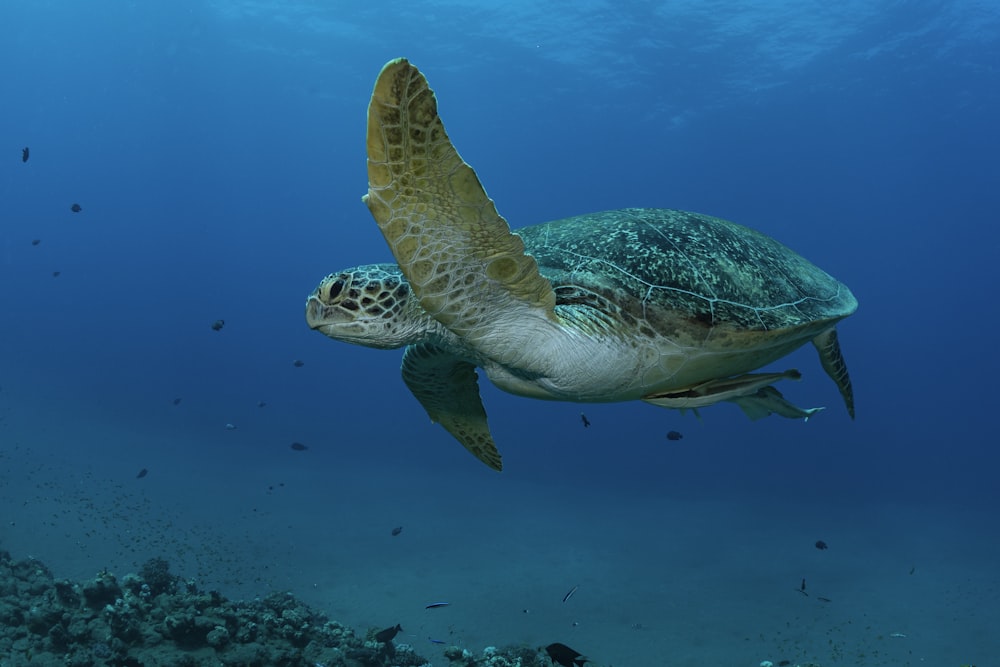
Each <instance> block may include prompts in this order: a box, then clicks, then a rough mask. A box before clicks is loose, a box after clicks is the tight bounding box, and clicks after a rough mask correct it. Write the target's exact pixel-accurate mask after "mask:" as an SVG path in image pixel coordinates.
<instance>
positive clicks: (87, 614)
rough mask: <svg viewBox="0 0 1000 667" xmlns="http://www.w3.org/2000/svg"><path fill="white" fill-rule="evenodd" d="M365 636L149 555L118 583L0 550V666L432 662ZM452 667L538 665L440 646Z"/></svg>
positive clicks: (291, 603) (308, 666) (506, 654)
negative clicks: (221, 587)
mask: <svg viewBox="0 0 1000 667" xmlns="http://www.w3.org/2000/svg"><path fill="white" fill-rule="evenodd" d="M376 632H377V629H376V628H372V629H370V630H369V631H368V633H367V636H366V637H364V638H361V637H358V636H356V635H355V633H354V631H353V630H351V629H350V628H349V627H345V626H344V625H342V624H340V623H338V622H336V621H332V620H330V619H328V618H327V617H326V616H324V615H323V614H320V613H318V612H315V611H313V610H311V609H309V608H308V607H307V606H306V605H304V604H302V603H301V602H299V601H297V600H296V599H295V597H294V596H292V595H290V594H287V593H275V594H272V595H269V596H267V597H265V598H263V599H256V600H253V601H250V602H244V601H235V602H234V601H231V600H227V599H226V598H224V597H222V596H221V595H220V594H219V593H216V592H214V591H209V592H205V591H200V590H198V587H197V586H196V585H195V584H194V582H191V581H184V580H183V579H181V578H180V577H177V576H174V575H172V574H170V571H169V567H168V564H167V562H166V561H165V560H163V559H162V558H154V559H152V560H150V561H148V562H147V563H146V564H144V565H143V566H142V568H140V571H139V574H128V575H125V576H124V577H122V578H121V580H119V579H118V578H117V577H115V576H114V575H113V574H111V573H110V572H107V571H103V572H100V573H98V574H97V575H96V576H95V577H94V578H92V579H90V580H88V581H85V582H71V581H67V580H58V581H57V580H55V579H54V578H53V576H52V574H51V572H49V570H48V568H46V567H45V565H43V564H42V563H41V562H39V561H37V560H33V559H29V560H21V561H14V560H12V559H11V556H10V554H9V553H7V552H6V551H0V667H8V666H10V667H13V666H14V665H27V664H29V663H30V664H32V665H56V664H58V665H65V666H66V667H85V666H90V665H108V666H110V667H200V666H201V665H213V666H218V665H222V666H227V667H237V666H239V667H258V666H259V667H300V666H301V667H429V666H430V662H429V661H428V660H427V659H425V658H423V657H421V656H419V655H418V654H417V653H416V652H415V651H414V650H413V648H412V647H410V646H409V645H407V644H392V643H391V642H389V643H381V642H378V641H376V640H375V639H374V636H375V633H376ZM445 655H446V657H447V659H448V660H449V662H450V664H451V665H453V666H455V665H457V666H459V667H541V666H542V665H548V664H549V663H548V660H547V659H545V658H543V656H542V654H541V653H539V652H538V651H536V650H533V649H527V648H523V647H522V648H518V647H511V648H506V649H500V650H498V649H495V648H493V647H487V648H486V649H484V650H483V652H482V653H481V654H480V655H479V656H476V655H475V654H473V653H472V652H470V651H468V650H465V649H462V648H460V647H456V646H451V647H447V649H446V651H445Z"/></svg>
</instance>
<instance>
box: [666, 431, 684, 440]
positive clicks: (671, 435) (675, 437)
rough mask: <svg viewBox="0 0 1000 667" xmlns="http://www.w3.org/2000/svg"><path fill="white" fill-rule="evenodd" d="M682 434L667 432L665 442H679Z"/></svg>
mask: <svg viewBox="0 0 1000 667" xmlns="http://www.w3.org/2000/svg"><path fill="white" fill-rule="evenodd" d="M683 437H684V434H683V433H681V432H680V431H667V440H680V439H681V438H683Z"/></svg>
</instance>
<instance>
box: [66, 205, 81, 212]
mask: <svg viewBox="0 0 1000 667" xmlns="http://www.w3.org/2000/svg"><path fill="white" fill-rule="evenodd" d="M69 210H71V211H73V212H74V213H79V212H80V211H82V210H83V207H82V206H80V205H79V204H73V205H72V206H70V207H69Z"/></svg>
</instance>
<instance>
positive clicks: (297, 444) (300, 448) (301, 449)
mask: <svg viewBox="0 0 1000 667" xmlns="http://www.w3.org/2000/svg"><path fill="white" fill-rule="evenodd" d="M291 446H292V449H294V450H295V451H297V452H304V451H306V450H307V449H309V448H308V447H306V446H305V445H303V444H302V443H301V442H293V443H292V445H291Z"/></svg>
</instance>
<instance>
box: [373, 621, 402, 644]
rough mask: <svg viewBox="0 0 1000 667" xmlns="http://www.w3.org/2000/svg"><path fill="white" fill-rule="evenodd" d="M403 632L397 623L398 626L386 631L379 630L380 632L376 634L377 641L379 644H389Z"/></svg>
mask: <svg viewBox="0 0 1000 667" xmlns="http://www.w3.org/2000/svg"><path fill="white" fill-rule="evenodd" d="M402 631H403V628H401V627H400V626H399V623H397V624H396V625H394V626H392V627H391V628H386V629H385V630H379V631H378V632H376V633H375V641H377V642H379V643H381V644H388V643H389V642H391V641H392V638H393V637H395V636H396V635H397V634H398V633H400V632H402Z"/></svg>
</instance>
